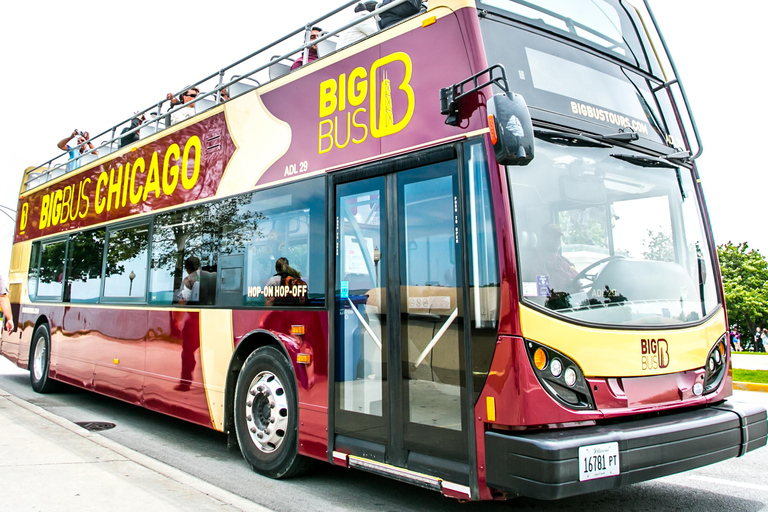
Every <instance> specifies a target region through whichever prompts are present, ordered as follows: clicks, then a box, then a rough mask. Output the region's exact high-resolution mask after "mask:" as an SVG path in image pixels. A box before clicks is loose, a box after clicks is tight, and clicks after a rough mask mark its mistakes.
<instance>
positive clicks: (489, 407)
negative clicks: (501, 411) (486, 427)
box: [485, 396, 496, 421]
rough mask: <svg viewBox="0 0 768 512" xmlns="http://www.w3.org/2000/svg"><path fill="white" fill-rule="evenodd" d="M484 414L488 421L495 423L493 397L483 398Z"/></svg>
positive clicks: (494, 400)
mask: <svg viewBox="0 0 768 512" xmlns="http://www.w3.org/2000/svg"><path fill="white" fill-rule="evenodd" d="M485 412H486V414H487V415H488V421H496V399H495V398H494V397H492V396H487V397H485Z"/></svg>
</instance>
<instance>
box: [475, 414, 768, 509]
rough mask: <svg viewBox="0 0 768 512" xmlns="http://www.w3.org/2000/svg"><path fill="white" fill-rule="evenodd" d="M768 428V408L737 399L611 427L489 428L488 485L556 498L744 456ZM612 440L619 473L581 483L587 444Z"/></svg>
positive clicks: (760, 442) (763, 438) (759, 442)
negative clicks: (505, 429) (614, 445)
mask: <svg viewBox="0 0 768 512" xmlns="http://www.w3.org/2000/svg"><path fill="white" fill-rule="evenodd" d="M766 431H768V424H767V423H766V410H765V409H764V408H762V407H760V406H757V405H752V404H741V403H731V402H724V403H722V404H719V405H716V406H709V407H705V408H702V409H695V410H688V411H682V412H678V413H674V414H669V415H665V416H661V417H653V418H643V419H635V420H628V421H621V422H616V423H613V424H610V425H597V426H591V427H582V428H568V429H557V430H546V431H536V432H514V433H510V432H501V431H488V432H486V433H485V454H486V467H487V471H486V483H487V485H488V486H489V487H492V488H494V489H498V490H500V491H505V492H508V493H514V494H518V495H523V496H529V497H532V498H537V499H545V500H554V499H559V498H564V497H567V496H574V495H577V494H584V493H588V492H594V491H601V490H605V489H612V488H617V487H622V486H624V485H628V484H634V483H637V482H642V481H645V480H650V479H653V478H659V477H662V476H667V475H672V474H674V473H679V472H681V471H686V470H689V469H694V468H698V467H701V466H706V465H707V464H713V463H715V462H720V461H722V460H726V459H730V458H733V457H740V456H741V455H744V454H745V453H746V452H749V451H752V450H754V449H756V448H759V447H761V446H765V444H766ZM605 443H618V455H619V457H618V468H619V474H618V475H614V476H604V477H599V478H594V479H589V480H583V481H581V480H580V476H581V475H582V473H581V471H580V469H579V448H580V447H590V446H593V445H603V444H605ZM584 453H587V452H586V451H585V452H584ZM584 453H582V456H583V454H584Z"/></svg>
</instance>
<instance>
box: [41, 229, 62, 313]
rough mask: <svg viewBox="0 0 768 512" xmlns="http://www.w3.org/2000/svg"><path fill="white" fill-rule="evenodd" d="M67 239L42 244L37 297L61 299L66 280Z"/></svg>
mask: <svg viewBox="0 0 768 512" xmlns="http://www.w3.org/2000/svg"><path fill="white" fill-rule="evenodd" d="M66 250H67V242H66V240H60V241H56V242H48V243H43V244H42V254H41V255H40V274H39V276H40V277H39V279H40V282H39V283H38V285H37V297H38V298H48V299H60V298H61V290H62V283H63V281H64V254H65V253H66Z"/></svg>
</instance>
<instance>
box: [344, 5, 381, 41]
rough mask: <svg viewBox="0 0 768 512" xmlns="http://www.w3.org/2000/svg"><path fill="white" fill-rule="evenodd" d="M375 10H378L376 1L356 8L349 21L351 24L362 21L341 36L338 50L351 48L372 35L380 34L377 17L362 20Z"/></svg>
mask: <svg viewBox="0 0 768 512" xmlns="http://www.w3.org/2000/svg"><path fill="white" fill-rule="evenodd" d="M374 10H376V2H375V1H369V2H360V3H359V4H357V5H356V6H355V15H354V16H353V17H352V19H351V20H349V22H350V23H354V22H355V21H357V20H361V21H358V22H357V23H355V24H354V25H352V26H351V27H349V28H348V29H346V30H343V31H342V32H341V33H340V34H339V44H338V45H337V48H344V47H345V46H349V45H350V44H352V43H354V42H355V41H359V40H361V39H365V38H366V37H368V36H370V35H371V34H375V33H376V32H378V30H379V25H378V24H377V23H376V18H375V16H371V17H370V18H368V19H366V20H363V19H362V18H364V17H365V15H366V14H368V13H369V12H373V11H374Z"/></svg>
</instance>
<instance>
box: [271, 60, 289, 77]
mask: <svg viewBox="0 0 768 512" xmlns="http://www.w3.org/2000/svg"><path fill="white" fill-rule="evenodd" d="M277 57H278V55H274V56H273V57H272V59H270V60H271V61H272V64H270V65H269V79H270V80H275V79H276V78H280V77H281V76H283V75H287V74H288V72H290V71H291V66H290V65H289V64H283V63H282V62H278V61H276V60H275V59H276V58H277Z"/></svg>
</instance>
